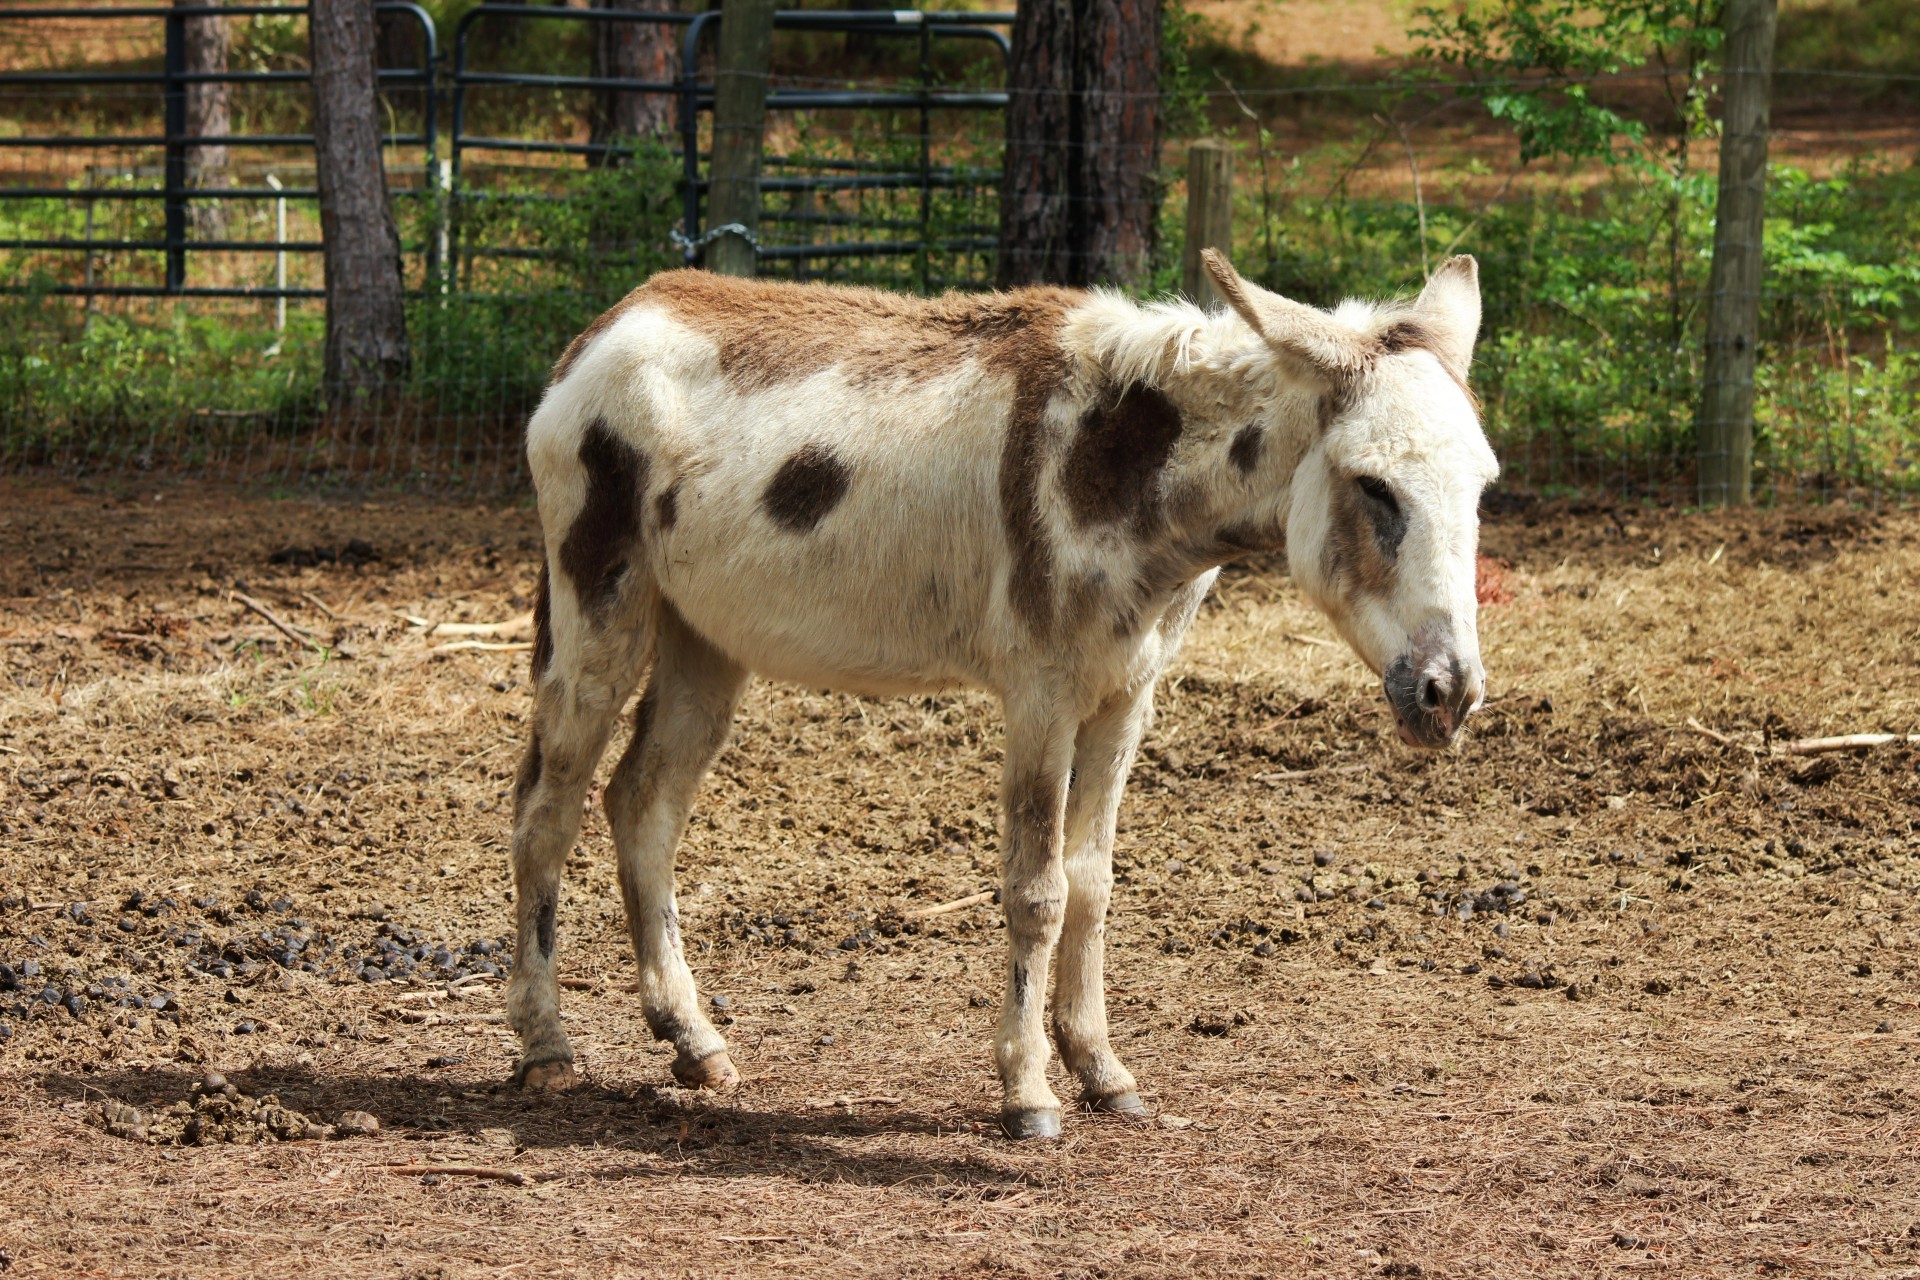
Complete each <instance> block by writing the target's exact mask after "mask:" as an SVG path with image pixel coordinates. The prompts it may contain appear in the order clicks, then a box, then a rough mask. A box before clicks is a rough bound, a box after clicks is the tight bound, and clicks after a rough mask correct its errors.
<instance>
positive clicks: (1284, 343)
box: [1200, 249, 1368, 386]
mask: <svg viewBox="0 0 1920 1280" xmlns="http://www.w3.org/2000/svg"><path fill="white" fill-rule="evenodd" d="M1200 261H1201V264H1202V265H1203V266H1205V267H1206V269H1207V277H1208V278H1209V279H1210V280H1212V281H1213V287H1214V288H1216V289H1218V290H1219V291H1220V296H1221V297H1222V298H1224V299H1226V302H1227V305H1228V306H1230V307H1232V308H1233V309H1234V311H1235V312H1237V313H1238V314H1239V316H1240V318H1241V319H1242V320H1245V321H1246V322H1247V324H1248V326H1249V327H1250V328H1252V330H1253V331H1254V332H1255V333H1257V334H1259V335H1260V336H1261V337H1262V338H1265V339H1266V341H1267V345H1268V346H1271V347H1273V348H1274V349H1275V350H1277V351H1279V352H1280V353H1281V354H1283V355H1288V356H1292V357H1293V358H1294V359H1296V360H1298V361H1300V362H1301V363H1302V364H1304V365H1306V366H1307V369H1308V371H1309V372H1310V373H1314V374H1317V375H1319V376H1320V377H1322V378H1324V379H1326V380H1327V381H1328V382H1330V383H1333V384H1334V385H1336V386H1337V385H1343V384H1345V383H1346V382H1348V381H1349V380H1351V379H1352V378H1353V377H1354V376H1355V375H1357V374H1358V373H1359V372H1360V371H1361V370H1362V369H1364V368H1365V367H1366V363H1367V355H1368V348H1367V345H1366V343H1365V342H1363V341H1362V340H1361V338H1360V335H1359V334H1357V333H1355V332H1353V331H1352V330H1351V329H1349V328H1347V327H1346V326H1345V325H1342V324H1341V323H1340V322H1339V321H1337V320H1335V319H1334V318H1333V317H1332V316H1330V315H1328V314H1327V313H1326V312H1324V311H1319V310H1316V309H1315V308H1313V307H1309V306H1307V305H1306V304H1305V303H1300V302H1294V301H1293V300H1292V299H1290V298H1283V297H1281V296H1280V295H1279V294H1277V293H1273V292H1270V291H1268V290H1266V289H1262V288H1261V287H1260V286H1259V285H1257V284H1249V283H1248V282H1247V281H1245V280H1243V279H1241V278H1240V273H1239V272H1237V271H1235V270H1234V269H1233V267H1232V265H1231V264H1230V263H1228V262H1227V260H1226V258H1225V257H1224V256H1223V255H1222V254H1221V253H1220V251H1219V250H1217V249H1202V250H1201V251H1200Z"/></svg>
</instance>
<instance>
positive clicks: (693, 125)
mask: <svg viewBox="0 0 1920 1280" xmlns="http://www.w3.org/2000/svg"><path fill="white" fill-rule="evenodd" d="M375 7H376V11H377V12H379V13H382V14H389V15H395V16H399V17H403V18H405V19H407V20H409V21H411V22H412V23H413V24H414V25H415V26H416V28H417V30H418V33H419V36H420V45H421V48H422V51H423V57H422V60H421V62H420V63H419V64H418V65H415V66H410V67H381V68H379V69H378V82H379V84H380V87H381V88H382V90H383V91H394V90H408V91H411V92H412V94H413V95H414V96H415V97H416V98H417V102H418V106H417V111H416V114H417V117H418V125H417V127H415V128H411V129H406V128H398V127H396V128H394V129H392V130H390V131H389V132H388V134H387V135H386V138H385V142H386V144H387V146H389V147H407V148H418V149H419V151H420V154H421V157H422V159H421V165H420V172H421V174H422V179H423V180H422V181H421V182H420V183H419V184H417V185H399V184H393V185H391V186H390V190H391V194H392V196H393V197H394V198H396V199H407V200H414V201H425V202H430V204H431V208H432V222H433V226H432V229H431V231H430V233H429V234H426V235H424V236H423V237H421V238H419V239H418V240H416V241H414V242H412V243H410V244H407V245H405V246H403V247H404V248H405V249H406V251H407V252H408V253H410V254H413V255H418V257H419V258H420V261H421V268H422V269H421V271H420V274H419V277H418V283H417V285H416V286H415V289H416V291H417V292H419V291H430V290H436V289H437V290H440V291H446V290H448V289H458V288H459V287H461V284H462V279H463V277H462V274H461V271H460V265H461V261H462V259H463V257H465V258H467V259H469V260H470V259H472V258H474V257H489V256H493V257H520V258H531V257H538V256H539V254H540V252H541V251H540V250H538V249H530V248H528V247H527V246H520V245H495V244H468V243H465V242H464V239H463V227H464V226H465V225H466V223H467V220H466V219H464V218H463V217H462V216H461V209H462V207H463V206H465V205H468V204H470V203H471V202H473V201H474V200H485V199H488V198H490V197H491V196H492V195H494V194H495V193H493V192H488V191H485V190H482V189H476V188H474V187H472V186H471V185H470V184H469V183H467V181H466V178H467V176H468V168H469V165H470V163H471V161H472V160H473V159H474V158H476V157H480V156H488V155H501V154H510V155H517V156H525V155H534V156H552V157H581V156H585V157H588V158H589V159H590V160H600V159H604V158H606V157H607V156H609V155H610V154H612V153H614V152H616V151H618V150H619V149H620V148H621V147H622V145H623V144H622V143H620V142H595V141H587V142H580V141H574V140H571V139H562V138H539V137H506V136H499V135H496V134H488V133H481V132H475V131H474V130H473V129H472V128H471V127H470V119H471V112H470V104H471V100H472V97H473V95H474V94H475V93H476V92H477V91H499V90H508V91H511V90H522V91H524V90H562V91H566V90H586V91H596V92H598V91H618V92H623V93H637V94H658V95H662V96H669V97H671V98H672V99H673V100H674V103H675V112H676V126H675V131H674V132H675V137H676V138H677V140H678V144H679V155H678V163H679V167H680V174H681V177H680V187H681V194H680V202H681V225H680V228H679V231H680V236H679V241H680V243H682V244H683V245H687V246H689V247H688V248H687V250H686V257H687V258H688V259H689V260H692V258H693V257H694V256H695V255H694V251H693V249H692V248H691V247H690V246H692V245H694V244H696V243H698V242H699V240H700V236H701V233H702V230H703V228H702V226H701V204H702V199H703V197H704V195H705V193H706V187H707V182H706V179H705V177H704V176H703V174H702V164H703V161H704V160H705V158H706V157H705V154H704V153H703V151H702V150H701V125H702V118H703V115H704V114H710V113H711V111H712V109H713V98H714V89H713V85H712V83H711V82H710V81H705V80H702V79H701V55H702V52H703V50H704V49H705V47H706V46H707V45H710V44H711V37H712V34H713V33H714V32H715V31H716V30H717V29H718V24H719V22H720V20H721V13H720V12H719V11H717V10H716V11H709V12H705V13H700V14H684V13H673V12H644V11H630V10H608V9H569V8H553V7H547V6H541V5H530V4H483V5H480V6H478V7H477V8H474V9H472V10H470V11H468V12H467V13H466V14H465V15H464V16H463V17H462V18H461V19H460V21H459V24H458V25H457V27H456V28H455V33H454V40H453V45H452V48H451V50H450V51H449V52H448V54H447V56H445V57H443V56H442V51H441V47H440V41H439V33H438V31H437V30H436V28H435V26H434V22H433V20H432V18H431V17H430V16H429V15H428V14H427V12H426V11H425V10H424V9H422V8H421V7H420V6H419V5H417V4H414V3H411V2H410V0H380V3H378V4H377V5H376V6H375ZM307 12H308V8H307V6H305V5H288V4H256V5H231V6H229V5H211V4H210V5H199V6H192V7H181V8H171V7H161V6H149V7H128V8H78V7H45V6H43V7H34V8H14V9H0V30H3V29H5V28H6V27H7V26H9V25H11V24H19V23H27V22H34V21H46V20H63V21H64V20H82V21H86V22H90V23H94V22H118V23H143V24H152V23H159V24H161V26H162V28H163V31H164V42H163V43H164V58H163V63H162V66H161V68H160V69H159V70H157V71H146V70H120V69H114V70H87V71H64V70H63V71H20V70H6V71H0V94H4V93H6V92H8V91H19V90H32V89H46V88H58V89H67V90H75V89H108V90H119V91H141V90H149V89H150V90H156V91H158V94H159V97H160V104H161V122H162V129H161V131H160V132H157V133H156V132H152V131H141V132H126V133H106V132H96V133H59V134H44V135H30V136H21V137H11V138H8V137H0V150H11V151H22V150H36V149H37V150H42V151H68V152H80V151H87V150H99V149H113V150H116V151H126V150H138V149H158V150H159V151H160V152H161V155H162V157H163V162H162V165H161V167H160V174H159V175H158V176H159V177H160V182H159V184H158V185H155V186H141V187H135V188H117V189H105V190H99V189H91V188H76V187H73V186H70V185H60V186H56V185H48V184H45V183H19V182H15V183H12V184H5V183H0V201H23V200H46V201H54V202H60V203H67V204H75V205H80V206H82V207H85V206H90V205H92V204H95V203H100V202H106V203H119V202H126V203H131V204H138V205H148V204H157V205H158V206H160V208H161V209H162V210H163V218H162V226H161V234H160V235H159V236H157V237H156V236H152V235H148V236H142V237H137V238H136V237H127V236H120V237H112V236H108V237H105V238H101V237H95V236H92V235H91V234H86V235H80V236H71V235H69V236H60V235H44V236H14V237H9V238H0V250H12V251H16V252H35V253H42V254H53V255H73V256H75V257H77V258H79V259H82V260H83V262H84V264H85V265H84V266H83V269H82V270H81V271H79V272H77V273H76V272H72V271H66V272H55V273H54V274H55V275H56V276H57V277H59V278H56V279H53V280H51V281H49V280H37V281H23V280H18V279H13V280H6V281H0V293H13V294H19V293H35V294H52V295H55V296H77V297H88V298H92V297H108V298H111V297H123V298H142V297H201V298H295V299H299V298H312V297H316V296H320V295H321V293H322V291H321V290H319V289H317V288H314V287H312V286H310V285H298V284H293V285H290V284H287V283H285V282H284V280H282V279H276V282H275V283H273V284H257V285H237V284H216V285H195V284H190V283H189V281H188V274H189V273H188V260H189V255H191V254H196V253H242V254H274V255H287V254H300V255H311V254H317V253H318V252H319V251H320V247H321V246H320V244H319V242H318V241H317V240H314V239H311V238H302V239H293V240H289V239H286V238H284V236H282V237H280V238H275V239H247V240H235V239H196V238H195V237H194V236H193V235H192V231H191V226H190V219H189V216H188V212H189V207H190V205H191V204H193V203H195V202H200V201H210V202H221V201H227V202H231V201H249V200H271V201H276V202H281V201H288V200H291V201H304V202H311V201H315V200H317V199H318V196H319V192H318V189H317V188H315V187H312V186H276V187H271V188H267V187H247V186H231V185H229V186H215V187H200V186H194V185H191V184H190V183H189V181H188V163H187V156H188V153H189V151H191V150H193V149H195V148H205V147H241V148H309V147H311V146H312V145H313V136H312V134H311V133H298V132H254V133H241V132H236V133H228V134H220V135H195V134H192V133H190V132H189V131H188V127H187V104H186V95H187V88H188V86H189V85H192V84H197V83H209V82H220V83H225V84H231V85H249V84H263V85H273V86H279V87H285V88H289V89H298V88H301V87H304V86H305V85H307V84H309V83H310V82H311V79H312V76H311V73H310V72H307V71H291V70H231V71H221V72H191V71H189V70H187V53H186V40H187V25H186V24H187V23H188V22H189V21H190V20H192V19H196V18H208V17H219V18H223V19H228V20H241V19H248V18H255V17H305V16H306V15H307ZM1012 20H1013V15H1012V14H1010V13H941V12H927V13H923V12H919V11H914V10H905V11H898V12H890V13H883V14H875V13H870V12H859V11H846V12H842V11H789V12H783V13H780V14H778V15H777V17H776V19H775V25H776V27H777V28H778V29H781V30H793V31H810V32H831V33H842V34H848V35H861V36H866V37H870V38H879V39H887V40H910V41H913V42H915V44H916V45H917V47H918V51H919V60H918V70H919V75H918V84H917V86H915V87H914V88H913V89H911V90H910V91H899V92H895V91H870V90H868V91H855V90H830V89H816V88H786V87H782V88H775V89H774V90H772V91H771V92H770V93H769V94H768V99H767V105H768V109H769V111H785V112H809V111H827V110H856V111H888V112H893V111H902V110H905V111H912V112H916V113H918V117H919V121H920V148H919V156H918V162H917V164H915V165H914V166H912V167H911V168H910V169H906V170H902V169H900V168H898V167H894V166H878V165H876V166H870V167H869V166H861V165H858V164H857V163H853V162H842V163H839V164H833V165H830V166H821V165H817V164H811V165H809V166H807V167H810V168H815V169H816V170H818V171H815V172H787V173H780V172H774V173H769V174H767V175H765V176H763V178H762V179H761V182H760V189H761V190H762V192H764V193H767V194H782V193H788V194H791V193H803V192H804V193H827V192H848V191H890V190H901V191H917V192H918V193H919V200H920V207H919V217H918V219H917V228H914V229H917V231H918V233H919V234H918V235H917V236H909V237H903V236H897V235H896V236H892V237H889V238H887V239H884V240H857V241H838V242H826V243H818V244H814V243H802V244H770V245H768V246H767V248H766V250H765V252H764V254H763V256H764V257H766V258H767V259H768V260H769V261H789V262H805V261H817V260H829V259H836V258H842V259H861V258H874V257H900V258H909V259H911V258H916V257H917V258H921V259H922V260H923V259H924V254H925V252H926V251H927V250H928V249H929V248H934V249H938V250H940V251H942V252H949V253H951V252H974V253H988V252H991V251H992V249H993V247H994V242H993V240H992V238H991V237H990V236H985V235H981V236H974V237H965V236H962V237H954V236H947V237H943V238H940V239H938V240H937V241H936V239H935V237H934V236H933V234H932V232H931V227H930V223H931V206H932V201H933V193H934V192H935V191H937V190H942V189H951V188H956V187H966V188H972V189H985V188H992V187H994V186H995V185H996V184H997V183H998V180H999V174H998V173H997V172H996V171H994V170H990V169H984V168H970V169H960V168H956V167H953V166H948V165H940V164H936V163H935V162H934V158H933V151H932V147H931V143H930V138H931V135H932V116H933V114H934V113H935V112H940V111H953V110H974V111H979V110H986V111H996V112H997V111H1000V110H1003V109H1004V108H1005V106H1006V102H1007V95H1006V93H1005V91H1004V90H992V91H971V90H954V89H945V88H941V87H939V86H938V85H937V84H936V83H935V81H934V75H933V66H934V63H933V54H934V51H935V46H936V42H940V41H980V42H985V43H987V44H989V45H991V46H992V47H993V48H994V49H995V50H996V51H997V52H998V53H999V54H1000V59H1001V69H1002V72H1003V74H1004V67H1005V58H1006V56H1007V51H1008V43H1007V37H1006V34H1005V32H1004V31H1002V30H1000V29H999V28H1003V27H1006V26H1008V25H1010V24H1011V22H1012ZM530 21H541V22H555V21H558V22H561V23H571V24H608V23H617V24H625V25H648V26H666V27H672V28H676V29H679V30H680V31H682V33H683V34H682V37H681V41H680V56H679V58H678V59H677V63H676V66H677V74H676V75H675V77H674V78H673V79H672V80H665V81H647V80H639V79H628V78H621V77H610V76H593V75H559V74H552V73H548V72H534V71H529V70H505V71H502V70H483V69H479V68H477V67H476V66H475V65H474V56H473V49H474V40H473V36H474V34H475V32H476V30H478V29H481V28H482V27H483V26H486V25H495V26H499V25H504V24H512V23H524V22H530ZM443 112H444V113H445V114H447V115H448V116H449V117H450V126H451V127H450V128H449V129H448V130H447V132H446V135H445V137H444V138H443V137H442V135H441V128H440V123H439V122H440V118H441V115H442V113H443ZM396 124H397V122H396ZM443 144H444V147H445V152H446V158H445V161H444V162H443V161H442V160H441V157H440V152H441V148H442V145H443ZM768 164H769V168H771V169H774V170H779V169H780V168H781V167H782V164H781V158H780V157H771V158H770V159H769V162H768ZM770 221H773V222H776V223H783V224H785V225H788V226H808V225H811V226H816V227H830V226H833V225H836V224H835V222H834V221H833V220H832V219H831V218H830V217H822V218H820V219H808V218H806V217H796V216H793V215H789V214H783V213H780V212H777V211H776V212H774V213H772V215H771V217H770ZM87 222H88V226H89V228H91V225H92V218H91V216H89V218H88V220H87ZM839 225H847V224H846V223H841V224H839ZM889 229H892V230H896V231H897V230H906V229H909V228H908V227H907V226H905V225H901V224H899V223H896V224H895V225H893V226H892V227H890V228H889ZM102 253H136V254H145V253H156V254H161V255H163V262H164V270H163V272H162V277H161V280H160V282H159V283H156V284H144V283H124V282H119V281H108V280H99V279H96V278H94V273H93V271H92V270H91V262H92V259H93V258H94V256H95V255H99V254H102ZM76 274H77V275H79V276H80V278H79V279H74V278H72V277H73V276H74V275H76ZM279 275H280V276H284V271H282V272H280V273H279ZM922 275H924V270H923V271H922ZM923 283H924V281H923Z"/></svg>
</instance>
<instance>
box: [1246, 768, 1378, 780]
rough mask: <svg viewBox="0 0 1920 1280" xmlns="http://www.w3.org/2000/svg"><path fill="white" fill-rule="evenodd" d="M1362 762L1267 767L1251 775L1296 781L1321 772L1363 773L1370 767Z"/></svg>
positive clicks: (1315, 776) (1267, 778)
mask: <svg viewBox="0 0 1920 1280" xmlns="http://www.w3.org/2000/svg"><path fill="white" fill-rule="evenodd" d="M1372 767H1373V766H1371V765H1364V764H1330V765H1324V766H1322V767H1321V768H1318V769H1269V770H1267V771H1266V772H1265V773H1256V774H1254V775H1253V780H1254V781H1255V782H1298V781H1300V780H1301V779H1303V778H1318V777H1320V776H1321V775H1323V774H1336V773H1365V772H1366V771H1367V770H1368V769H1370V768H1372Z"/></svg>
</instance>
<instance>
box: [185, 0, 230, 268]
mask: <svg viewBox="0 0 1920 1280" xmlns="http://www.w3.org/2000/svg"><path fill="white" fill-rule="evenodd" d="M173 3H174V8H176V9H181V8H187V7H192V6H198V7H202V8H204V7H205V6H206V3H207V0H173ZM185 27H186V54H187V57H186V71H187V73H188V74H189V75H206V74H218V73H224V72H225V71H226V69H227V20H226V19H225V18H215V17H196V18H188V19H186V20H185ZM227 90H228V85H227V84H226V82H225V81H219V80H215V81H201V82H191V81H190V82H189V83H188V84H187V86H186V99H187V136H188V137H190V138H222V137H226V136H227V135H229V134H231V133H232V132H233V125H232V116H231V114H230V112H229V111H228V109H227V100H228V93H227ZM186 162H187V185H188V186H190V187H217V186H219V185H221V175H222V174H223V173H224V172H225V170H226V167H227V148H226V147H225V146H224V145H223V146H214V147H188V148H187V152H186ZM190 208H191V209H192V218H193V230H194V234H195V235H196V236H198V237H200V238H202V239H210V240H218V239H223V238H224V237H225V235H226V226H227V219H226V217H225V214H226V206H225V205H224V204H222V203H220V202H219V201H217V200H202V201H197V202H195V203H194V204H192V205H191V206H190Z"/></svg>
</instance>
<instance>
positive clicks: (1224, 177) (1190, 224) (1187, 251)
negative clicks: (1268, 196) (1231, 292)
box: [1181, 138, 1233, 307]
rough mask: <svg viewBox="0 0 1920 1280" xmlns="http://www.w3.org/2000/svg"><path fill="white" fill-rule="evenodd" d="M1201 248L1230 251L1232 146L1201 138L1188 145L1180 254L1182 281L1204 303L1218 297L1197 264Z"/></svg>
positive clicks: (1230, 252) (1198, 263)
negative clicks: (1184, 236) (1184, 238)
mask: <svg viewBox="0 0 1920 1280" xmlns="http://www.w3.org/2000/svg"><path fill="white" fill-rule="evenodd" d="M1202 249H1218V250H1219V251H1220V252H1221V253H1224V254H1228V255H1231V254H1232V252H1233V149H1232V148H1231V147H1229V146H1227V144H1226V143H1224V142H1218V141H1215V140H1214V139H1212V138H1203V139H1201V140H1200V141H1199V142H1196V143H1194V144H1193V145H1192V146H1191V147H1189V148H1188V149H1187V243H1186V247H1185V248H1184V250H1183V251H1182V254H1181V268H1182V269H1181V284H1182V287H1183V288H1185V290H1186V293H1187V297H1189V298H1191V299H1192V300H1193V301H1195V302H1197V303H1199V304H1200V305H1201V306H1203V307H1207V306H1212V305H1213V304H1214V303H1216V302H1218V301H1219V298H1218V295H1216V294H1215V292H1214V288H1213V283H1212V282H1211V281H1210V280H1209V279H1208V278H1207V273H1206V271H1205V270H1204V269H1203V268H1202V267H1201V265H1200V251H1201V250H1202Z"/></svg>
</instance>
